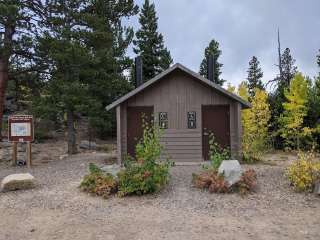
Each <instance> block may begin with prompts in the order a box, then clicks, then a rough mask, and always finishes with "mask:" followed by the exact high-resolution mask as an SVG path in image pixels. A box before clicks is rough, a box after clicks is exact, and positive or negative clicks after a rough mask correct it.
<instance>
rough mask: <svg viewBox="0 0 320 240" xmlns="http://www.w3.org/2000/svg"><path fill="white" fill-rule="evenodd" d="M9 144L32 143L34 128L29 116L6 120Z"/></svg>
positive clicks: (12, 117) (16, 116) (10, 117)
mask: <svg viewBox="0 0 320 240" xmlns="http://www.w3.org/2000/svg"><path fill="white" fill-rule="evenodd" d="M8 128H9V129H8V132H9V139H8V140H9V142H33V140H34V128H33V117H32V116H31V115H13V116H9V119H8Z"/></svg>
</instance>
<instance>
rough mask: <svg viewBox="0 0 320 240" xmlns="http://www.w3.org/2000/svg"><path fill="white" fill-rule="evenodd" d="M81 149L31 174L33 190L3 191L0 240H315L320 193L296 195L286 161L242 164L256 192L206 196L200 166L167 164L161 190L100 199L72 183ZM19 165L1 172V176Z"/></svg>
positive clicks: (83, 163)
mask: <svg viewBox="0 0 320 240" xmlns="http://www.w3.org/2000/svg"><path fill="white" fill-rule="evenodd" d="M104 159H105V155H104V154H98V153H97V154H81V155H77V156H74V157H72V158H68V159H64V160H58V161H55V162H49V163H48V164H44V165H40V166H37V167H35V168H34V169H32V170H31V171H30V172H31V173H32V174H33V175H34V176H35V177H36V178H37V179H38V182H39V186H38V187H37V188H36V189H34V190H28V191H19V192H10V193H0V213H1V218H0V240H18V239H25V240H28V239H32V240H35V239H39V240H44V239H46V240H51V239H59V240H64V239H65V240H70V239H80V240H87V239H104V240H109V239H112V240H113V239H117V240H118V239H119V240H120V239H121V240H122V239H126V240H127V239H130V240H131V239H133V240H135V239H137V240H138V239H170V240H171V239H172V240H175V239H201V240H203V239H237V240H239V239H240V240H242V239H254V240H257V239H277V240H279V239H317V240H318V239H320V198H319V197H316V196H314V195H312V194H298V193H294V192H293V191H292V189H291V188H290V187H289V185H288V182H287V181H286V179H285V178H284V177H283V169H284V166H283V164H280V165H279V166H272V165H253V166H245V167H246V168H247V167H252V168H254V169H255V170H256V171H257V173H258V184H259V189H258V190H257V192H256V193H254V194H250V195H248V196H245V197H241V196H239V195H237V194H226V195H223V194H209V193H208V192H205V191H200V190H198V189H195V188H193V187H192V186H191V174H192V172H197V171H199V170H200V168H199V167H198V166H177V167H174V168H173V169H172V172H171V175H172V178H171V181H170V184H169V185H168V186H167V187H166V188H165V189H164V190H163V191H162V192H160V193H158V194H155V195H149V196H143V197H128V198H123V199H119V198H117V197H113V198H111V199H108V200H104V199H101V198H98V197H91V196H89V195H87V194H85V193H82V192H80V191H79V189H78V188H77V187H78V185H79V182H80V181H81V178H82V177H83V175H84V174H86V172H87V168H88V164H89V162H95V163H97V164H102V163H103V160H104ZM25 171H27V169H24V168H12V167H11V168H5V169H1V170H0V179H1V178H3V177H4V176H6V175H7V174H10V173H15V172H25Z"/></svg>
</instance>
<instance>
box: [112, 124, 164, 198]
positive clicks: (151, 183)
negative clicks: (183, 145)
mask: <svg viewBox="0 0 320 240" xmlns="http://www.w3.org/2000/svg"><path fill="white" fill-rule="evenodd" d="M161 134H162V132H161V130H160V129H159V128H158V127H157V124H152V123H151V124H147V123H146V122H145V121H144V130H143V137H142V139H141V140H140V141H139V143H138V144H137V145H136V159H133V158H131V157H129V158H128V159H127V160H126V161H125V170H123V171H121V172H120V173H119V174H118V177H119V192H118V195H119V196H125V195H130V194H138V195H141V194H146V193H153V192H156V191H159V190H160V189H161V188H162V187H163V186H164V185H165V184H167V182H168V179H169V168H170V163H169V161H166V162H157V161H158V160H159V158H160V156H161V152H162V149H163V147H162V146H161V144H160V137H161Z"/></svg>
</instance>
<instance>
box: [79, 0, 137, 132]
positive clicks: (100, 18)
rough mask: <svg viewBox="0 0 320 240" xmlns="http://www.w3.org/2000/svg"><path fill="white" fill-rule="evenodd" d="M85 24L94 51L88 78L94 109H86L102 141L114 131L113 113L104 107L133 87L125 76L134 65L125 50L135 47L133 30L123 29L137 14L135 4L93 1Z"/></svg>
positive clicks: (128, 0)
mask: <svg viewBox="0 0 320 240" xmlns="http://www.w3.org/2000/svg"><path fill="white" fill-rule="evenodd" d="M85 12H86V21H87V23H88V27H89V28H90V29H91V30H92V33H91V34H89V35H87V36H86V38H85V39H86V45H87V48H89V49H91V51H92V58H93V61H92V63H91V67H90V68H91V70H90V71H91V73H90V74H92V75H94V76H95V79H94V81H92V79H91V78H90V77H88V78H87V84H88V85H89V94H90V98H91V103H93V104H92V105H87V110H86V111H87V114H88V116H89V120H90V121H89V122H90V126H91V127H90V129H93V130H95V131H94V132H96V133H97V134H98V136H99V137H100V138H106V137H108V136H109V137H110V134H111V133H112V132H113V130H114V129H115V122H114V119H115V116H114V112H107V111H105V106H107V105H108V104H110V103H111V102H113V101H114V100H115V99H116V98H119V97H120V96H122V95H124V94H125V93H127V92H128V91H129V90H130V89H131V86H130V84H129V82H128V80H127V78H126V76H125V75H124V71H126V70H128V69H129V68H130V66H131V65H132V60H131V59H130V58H129V57H127V56H126V50H127V48H128V46H129V45H130V44H131V43H132V40H133V36H134V31H133V29H132V27H128V26H127V27H124V26H123V25H122V19H123V18H129V17H131V16H133V15H135V14H137V12H138V6H136V5H135V4H134V0H126V1H118V0H96V1H91V2H90V4H89V6H88V7H87V8H86V10H85Z"/></svg>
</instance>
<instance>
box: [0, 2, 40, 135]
mask: <svg viewBox="0 0 320 240" xmlns="http://www.w3.org/2000/svg"><path fill="white" fill-rule="evenodd" d="M43 9H44V8H43V5H42V1H41V0H29V1H18V0H1V1H0V141H1V139H2V138H1V129H2V118H3V111H4V102H5V95H6V91H7V86H8V80H9V78H13V75H12V74H13V73H14V74H15V75H18V74H21V73H22V72H23V73H27V74H28V73H29V72H32V71H33V70H34V68H35V67H36V65H35V66H32V65H31V59H32V49H33V38H34V36H35V35H37V34H38V28H37V22H38V21H39V20H41V16H42V13H43ZM13 57H14V58H13ZM17 60H19V64H16V66H18V67H19V69H15V70H14V71H11V70H12V65H13V63H14V62H15V61H17ZM22 70H23V71H22ZM10 71H11V73H10Z"/></svg>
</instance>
